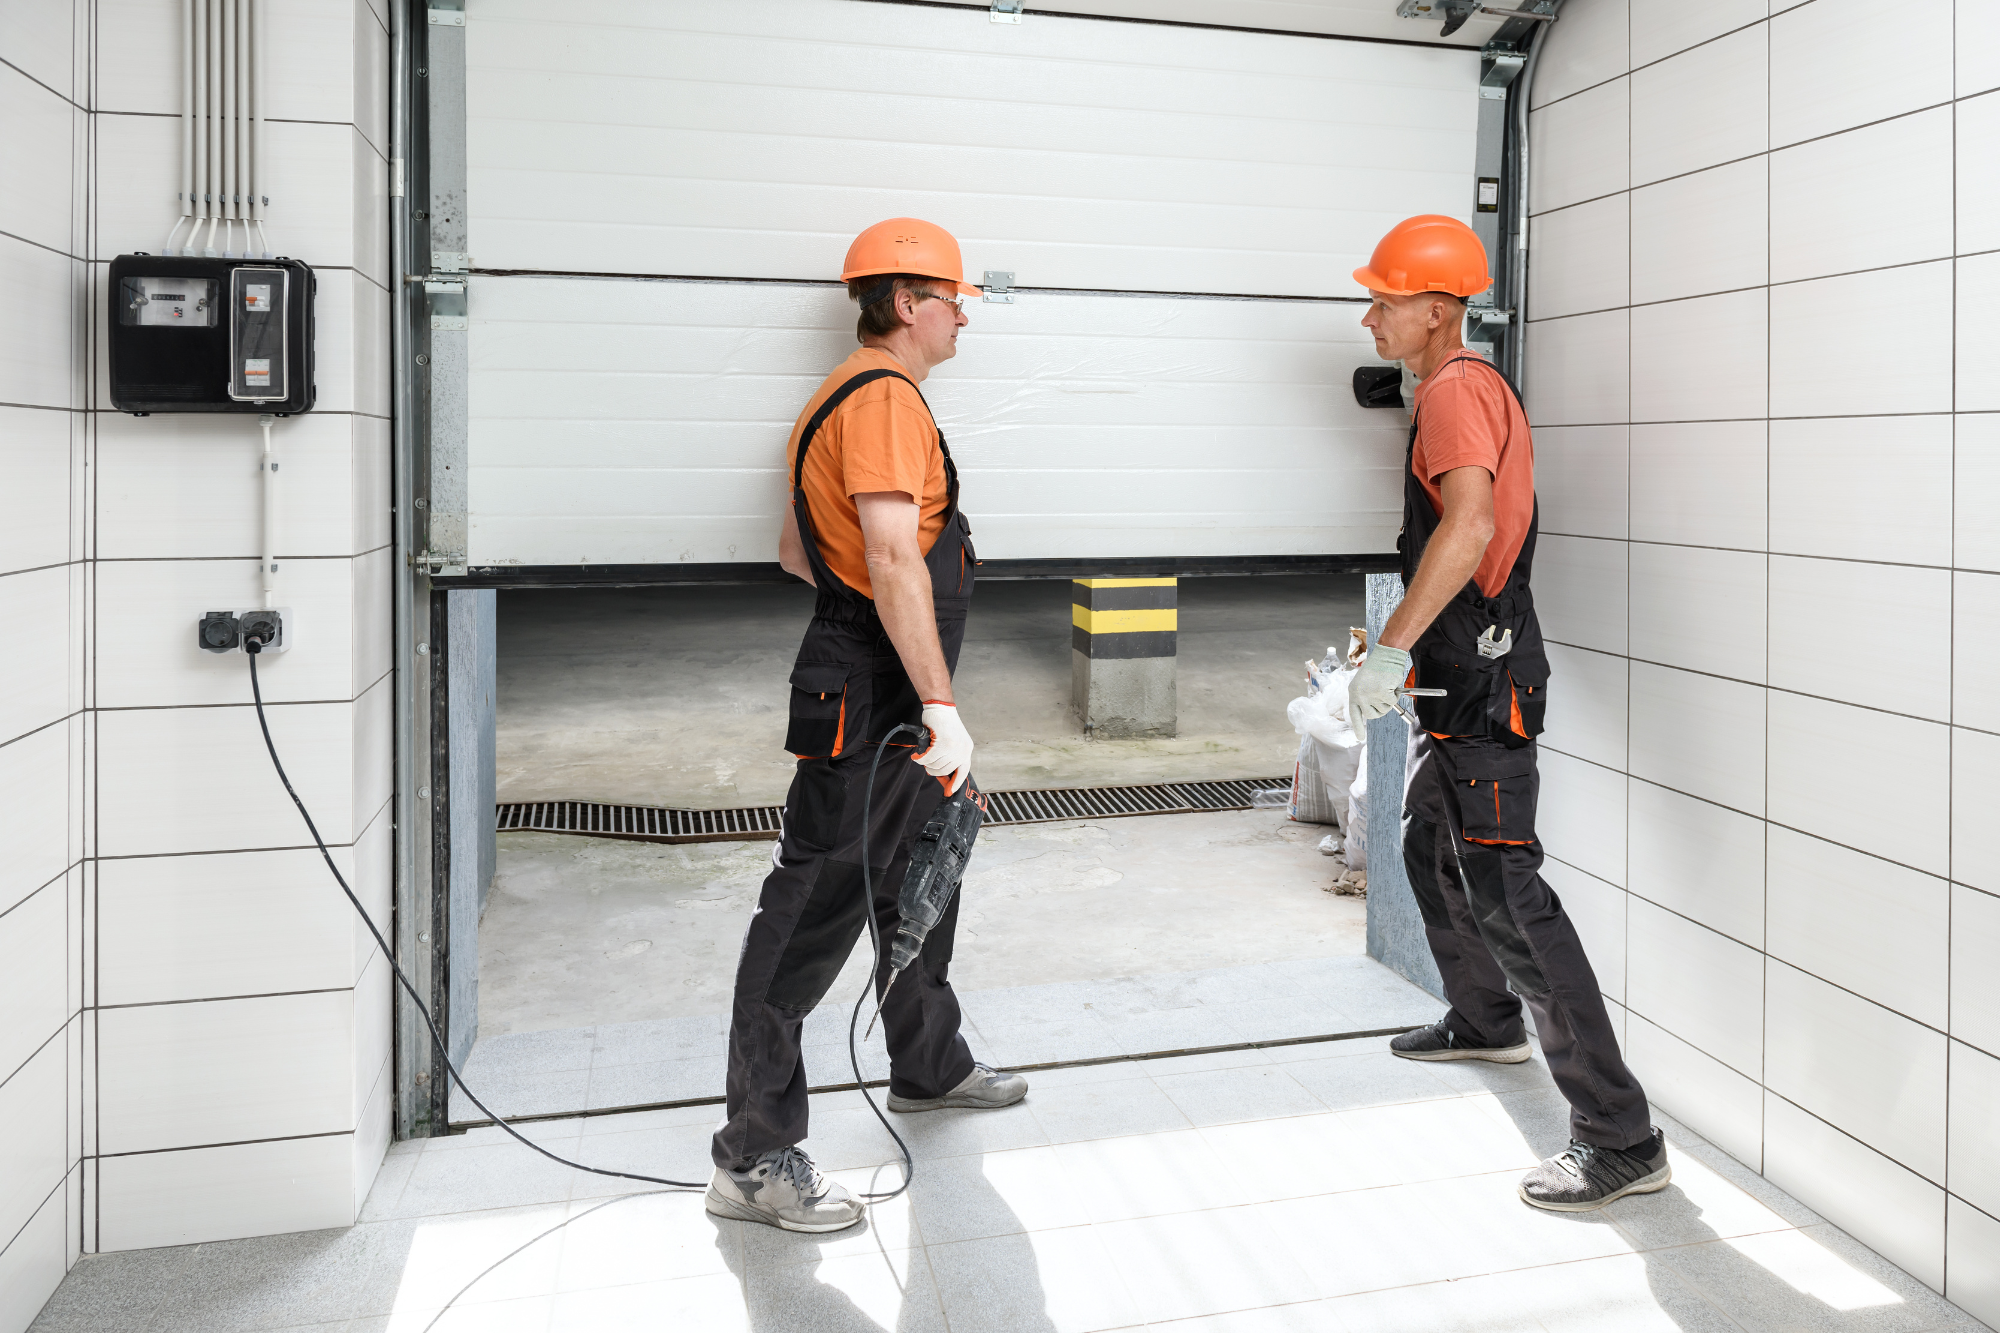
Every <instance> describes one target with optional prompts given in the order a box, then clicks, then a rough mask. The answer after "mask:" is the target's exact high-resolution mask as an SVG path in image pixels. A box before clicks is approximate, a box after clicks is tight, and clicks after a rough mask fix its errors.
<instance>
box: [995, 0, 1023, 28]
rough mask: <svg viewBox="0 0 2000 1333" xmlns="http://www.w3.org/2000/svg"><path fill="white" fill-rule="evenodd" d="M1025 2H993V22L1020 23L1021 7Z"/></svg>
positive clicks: (999, 0)
mask: <svg viewBox="0 0 2000 1333" xmlns="http://www.w3.org/2000/svg"><path fill="white" fill-rule="evenodd" d="M1024 2H1025V0H993V15H992V21H993V22H995V23H1019V22H1020V21H1021V6H1022V4H1023V3H1024Z"/></svg>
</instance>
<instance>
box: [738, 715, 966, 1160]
mask: <svg viewBox="0 0 2000 1333" xmlns="http://www.w3.org/2000/svg"><path fill="white" fill-rule="evenodd" d="M910 753H911V752H910V748H909V747H908V746H898V745H891V746H890V747H889V749H888V750H887V751H886V752H885V753H884V754H883V756H882V765H881V768H880V770H879V772H878V774H877V776H876V779H875V786H874V794H873V797H872V799H871V801H870V802H869V803H868V804H869V818H868V823H869V830H868V856H869V860H870V861H871V862H873V864H874V890H875V894H874V903H873V908H874V912H875V922H876V927H877V931H878V933H879V937H880V939H881V941H882V944H883V946H884V947H883V951H882V954H881V955H879V956H878V957H877V959H876V967H875V990H876V994H877V995H878V996H879V995H880V994H881V988H882V985H883V983H884V982H885V981H886V980H887V979H888V975H889V967H888V958H887V952H888V950H887V945H888V943H889V940H890V939H891V938H892V937H893V936H894V935H895V932H896V926H897V923H898V921H899V919H900V918H899V916H898V913H897V910H896V895H897V893H898V892H899V891H900V890H901V888H902V884H903V875H904V872H905V871H907V870H908V868H909V864H910V849H911V845H912V843H913V842H914V841H915V839H916V835H917V832H918V830H920V829H921V828H922V827H923V825H924V821H925V820H926V819H928V818H930V815H931V812H932V811H933V810H935V809H936V808H937V805H938V802H939V801H940V800H942V799H943V796H944V788H943V787H942V786H941V785H940V784H939V783H938V780H937V779H936V778H933V777H931V776H930V775H929V774H928V773H926V772H924V770H923V768H922V767H921V766H920V765H918V764H915V763H912V762H911V761H910ZM874 758H875V747H874V746H873V745H868V746H858V747H853V748H851V749H850V750H849V752H848V753H846V754H843V755H841V756H839V757H838V758H834V759H801V760H800V761H799V766H798V771H797V773H796V774H794V775H793V778H792V790H791V793H790V794H789V795H788V796H787V797H786V798H785V820H784V836H783V838H782V839H781V840H780V841H779V843H778V854H777V856H776V858H775V860H774V864H773V867H772V870H771V873H770V874H769V875H768V876H766V877H765V879H764V888H763V892H762V893H761V894H760V895H759V896H758V899H757V911H756V914H755V915H754V916H752V917H751V919H750V928H749V930H748V931H747V932H746V933H745V934H744V937H743V952H742V955H741V956H740V957H739V958H738V960H737V964H736V994H735V1000H734V1003H733V1006H732V1010H731V1014H730V1021H729V1078H728V1088H727V1091H728V1108H727V1109H728V1119H727V1120H725V1121H724V1122H723V1125H722V1128H721V1129H718V1130H717V1131H716V1132H715V1141H714V1145H713V1149H712V1152H713V1156H714V1158H715V1164H716V1165H717V1166H721V1167H730V1168H734V1169H736V1170H743V1169H745V1168H747V1167H748V1166H749V1165H750V1163H751V1162H752V1161H754V1160H755V1159H756V1158H757V1157H758V1156H759V1155H761V1154H763V1153H766V1152H769V1151H771V1150H772V1149H774V1148H784V1147H788V1146H790V1145H792V1144H795V1143H798V1142H799V1141H800V1140H802V1139H804V1138H805V1136H806V1088H807V1086H808V1085H807V1081H806V1067H805V1058H804V1053H803V1051H802V1050H801V1047H800V1034H801V1033H802V1031H803V1029H804V1027H805V1021H806V1015H807V1014H809V1013H811V1012H812V1010H813V1008H814V1006H816V1005H817V1004H819V1002H820V1000H821V999H822V998H824V997H825V995H826V992H827V990H828V988H829V987H831V986H832V985H833V982H834V978H835V977H837V976H838V975H839V974H840V969H841V967H842V965H843V964H844V963H846V961H847V959H848V956H849V955H850V954H851V953H852V952H853V951H854V943H855V941H856V940H857V939H858V938H859V937H860V936H861V934H862V932H863V931H864V930H865V929H866V928H867V917H866V916H865V915H864V912H865V910H866V909H865V908H864V907H863V899H864V888H863V884H862V876H861V827H862V809H863V800H862V797H863V788H864V786H865V784H866V783H867V782H868V769H869V765H870V764H871V763H872V762H873V761H874ZM957 930H958V899H957V897H956V895H954V896H953V898H952V902H951V906H950V907H949V908H948V909H947V910H946V912H945V915H944V919H943V920H941V921H939V922H938V923H937V925H936V926H934V927H932V929H931V932H930V934H929V936H928V937H926V939H925V941H924V949H923V952H922V953H921V954H919V955H918V956H917V960H916V961H915V962H914V963H912V964H910V966H909V968H908V969H907V970H906V971H904V973H903V974H902V976H900V977H898V978H897V980H896V984H895V986H894V988H893V989H891V990H890V991H889V995H888V1003H887V1004H886V1005H885V1006H884V1007H883V1009H882V1026H883V1028H884V1029H885V1032H884V1035H885V1037H886V1039H887V1041H888V1045H889V1090H890V1091H891V1092H893V1093H895V1094H896V1095H897V1096H900V1097H911V1098H930V1097H941V1096H943V1095H944V1094H945V1093H947V1092H949V1091H951V1089H953V1088H955V1087H957V1086H958V1085H959V1084H960V1083H962V1082H964V1081H965V1078H966V1076H967V1075H968V1074H970V1073H971V1072H972V1051H971V1048H970V1047H968V1046H967V1045H966V1042H965V1038H964V1037H963V1036H961V1035H960V1033H959V1009H958V997H957V995H955V994H954V993H953V992H952V989H951V982H950V981H949V979H948V977H947V973H948V972H949V970H950V966H951V949H952V937H953V936H954V935H955V934H956V933H957ZM836 1000H837V1001H838V1002H839V1003H841V1004H850V1003H851V997H845V996H841V997H836ZM847 1068H848V1066H847V1064H846V1061H845V1058H844V1057H843V1059H842V1063H841V1065H840V1066H839V1068H838V1069H828V1070H823V1071H821V1078H822V1081H826V1082H833V1081H838V1080H839V1079H840V1077H841V1076H842V1074H843V1073H844V1072H845V1071H846V1070H847Z"/></svg>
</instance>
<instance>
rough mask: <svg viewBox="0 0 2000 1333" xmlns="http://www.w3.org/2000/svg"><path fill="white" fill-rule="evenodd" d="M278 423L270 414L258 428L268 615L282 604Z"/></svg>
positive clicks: (262, 571) (262, 417)
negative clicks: (275, 439)
mask: <svg viewBox="0 0 2000 1333" xmlns="http://www.w3.org/2000/svg"><path fill="white" fill-rule="evenodd" d="M276 420H277V418H276V417H275V416H272V415H271V414H270V413H269V412H266V413H265V414H264V415H263V416H260V417H258V418H257V424H258V425H260V426H262V427H263V428H264V455H263V481H264V485H263V491H264V495H263V500H264V541H263V548H264V560H263V568H262V570H261V576H262V578H263V580H264V609H265V610H266V611H269V610H271V609H272V608H274V607H275V606H277V604H278V450H277V447H276V446H275V445H273V444H272V443H271V424H272V423H273V422H275V421H276Z"/></svg>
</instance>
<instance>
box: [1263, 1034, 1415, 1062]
mask: <svg viewBox="0 0 2000 1333" xmlns="http://www.w3.org/2000/svg"><path fill="white" fill-rule="evenodd" d="M1388 1048H1389V1039H1388V1038H1387V1037H1347V1038H1344V1039H1342V1040H1339V1041H1301V1042H1288V1043H1286V1044H1284V1045H1273V1046H1266V1047H1264V1048H1263V1050H1264V1053H1265V1054H1266V1055H1268V1056H1270V1057H1271V1063H1273V1064H1291V1063H1293V1062H1295V1061H1299V1060H1332V1059H1337V1058H1338V1059H1345V1058H1346V1057H1348V1056H1350V1055H1379V1054H1380V1053H1381V1052H1383V1051H1385V1050H1387V1049H1388Z"/></svg>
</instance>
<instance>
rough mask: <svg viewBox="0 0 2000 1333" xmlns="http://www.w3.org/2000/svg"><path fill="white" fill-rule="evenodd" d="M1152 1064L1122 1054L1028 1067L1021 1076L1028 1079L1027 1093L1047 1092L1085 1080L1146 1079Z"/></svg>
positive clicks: (1072, 1085) (1098, 1081)
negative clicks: (1094, 1060) (1059, 1065)
mask: <svg viewBox="0 0 2000 1333" xmlns="http://www.w3.org/2000/svg"><path fill="white" fill-rule="evenodd" d="M1152 1066H1153V1061H1151V1060H1127V1059H1124V1058H1123V1057H1120V1058H1118V1059H1114V1060H1105V1061H1102V1062H1099V1063H1094V1064H1087V1065H1067V1066H1065V1067H1063V1068H1061V1069H1031V1070H1029V1071H1028V1072H1027V1073H1026V1074H1025V1075H1024V1077H1026V1079H1027V1080H1028V1095H1029V1096H1031V1097H1032V1096H1034V1095H1035V1094H1036V1093H1038V1092H1048V1091H1051V1090H1052V1089H1055V1088H1074V1087H1078V1086H1080V1085H1082V1084H1085V1083H1121V1082H1124V1081H1125V1080H1127V1079H1145V1078H1149V1077H1150V1074H1149V1073H1148V1072H1147V1071H1148V1070H1150V1069H1151V1068H1152Z"/></svg>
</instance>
